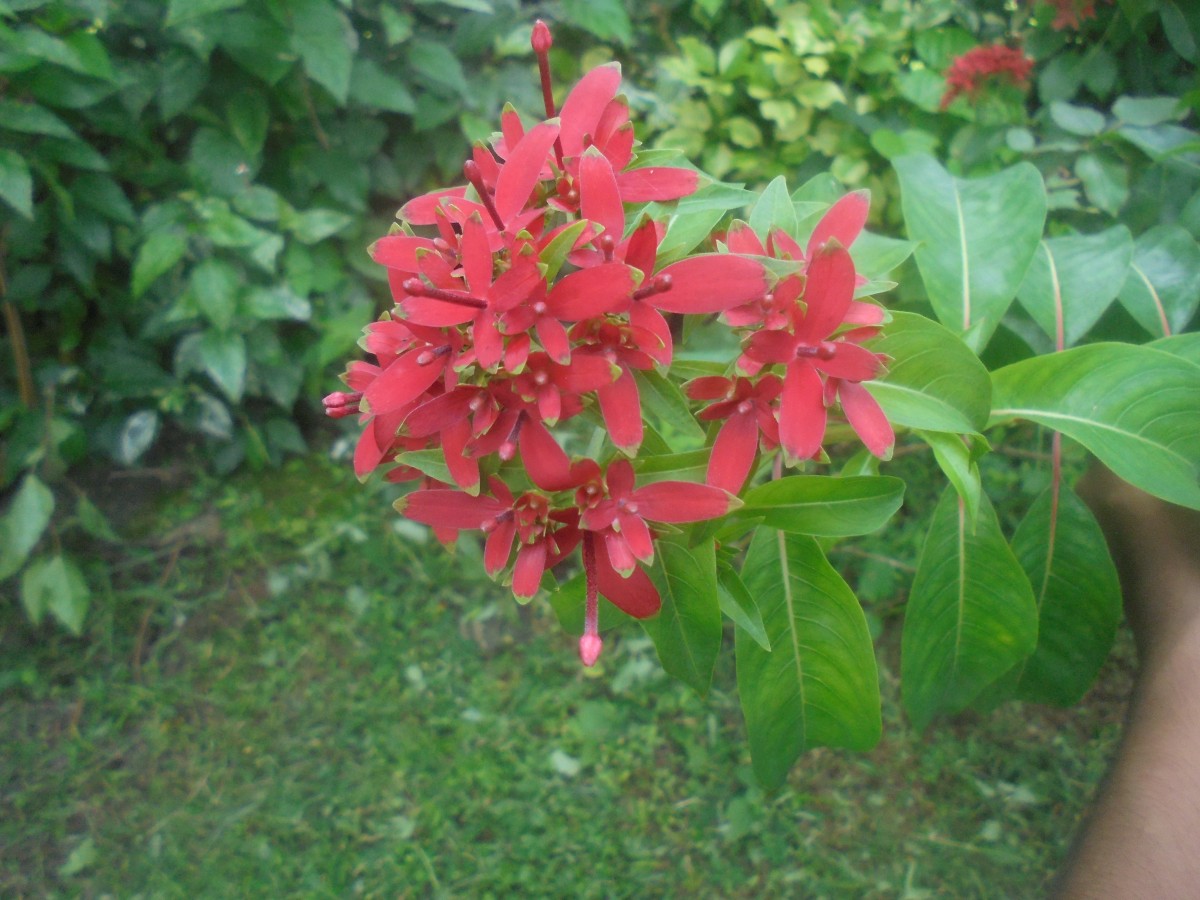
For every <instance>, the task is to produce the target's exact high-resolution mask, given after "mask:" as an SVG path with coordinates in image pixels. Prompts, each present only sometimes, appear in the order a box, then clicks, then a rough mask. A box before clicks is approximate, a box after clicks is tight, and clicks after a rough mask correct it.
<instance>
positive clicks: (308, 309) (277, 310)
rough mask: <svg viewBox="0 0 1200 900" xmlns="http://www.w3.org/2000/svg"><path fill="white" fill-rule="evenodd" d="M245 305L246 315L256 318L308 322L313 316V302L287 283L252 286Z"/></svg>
mask: <svg viewBox="0 0 1200 900" xmlns="http://www.w3.org/2000/svg"><path fill="white" fill-rule="evenodd" d="M243 305H244V307H245V312H246V315H248V316H250V317H251V318H254V319H291V320H293V321H296V322H307V321H308V320H309V319H311V318H312V304H311V303H309V302H308V300H307V299H305V298H304V297H301V296H300V295H299V294H297V293H295V292H294V291H293V290H292V289H291V288H289V287H287V286H286V285H280V286H279V287H272V288H264V287H256V288H251V289H250V292H249V293H248V294H247V295H246V299H245V302H244V304H243Z"/></svg>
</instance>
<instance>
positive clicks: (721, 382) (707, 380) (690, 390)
mask: <svg viewBox="0 0 1200 900" xmlns="http://www.w3.org/2000/svg"><path fill="white" fill-rule="evenodd" d="M683 389H684V392H685V393H686V394H687V395H688V396H689V397H690V398H691V399H693V400H724V399H725V398H726V397H729V396H730V395H731V394H732V393H733V381H731V380H730V379H728V378H725V377H724V376H722V375H703V376H701V377H700V378H693V379H692V380H691V381H689V382H688V383H687V384H685V385H684V386H683Z"/></svg>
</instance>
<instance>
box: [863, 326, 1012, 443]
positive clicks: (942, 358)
mask: <svg viewBox="0 0 1200 900" xmlns="http://www.w3.org/2000/svg"><path fill="white" fill-rule="evenodd" d="M868 346H869V347H870V348H871V350H873V351H875V352H876V353H885V354H887V355H888V356H889V357H891V362H889V363H888V368H887V372H886V373H885V374H884V376H883V378H882V379H879V380H877V381H869V382H867V384H866V388H867V390H868V391H870V393H871V396H873V397H874V398H875V399H876V400H877V401H879V405H880V406H881V407H883V411H884V413H886V414H887V417H888V420H889V421H891V422H892V424H893V425H904V426H907V427H909V428H925V429H928V430H930V431H952V432H957V433H959V434H966V433H969V432H973V431H980V430H982V429H983V427H984V425H986V424H987V418H988V412H989V411H990V409H991V403H990V399H991V393H992V387H991V379H990V378H989V377H988V372H987V369H985V368H984V367H983V363H981V362H980V361H979V358H978V357H977V356H976V355H975V354H974V353H973V352H971V348H970V347H968V346H967V345H966V344H964V343H963V341H962V338H960V337H958V336H957V335H955V334H954V333H953V332H952V331H950V330H949V329H948V328H946V327H944V326H942V325H939V324H938V323H937V322H934V321H933V320H932V319H927V318H925V317H924V316H919V315H917V314H916V313H906V312H895V313H892V321H891V322H889V323H888V324H887V325H885V326H884V329H883V334H882V335H881V336H880V337H878V338H876V339H875V340H873V341H871V342H870V343H869V344H868Z"/></svg>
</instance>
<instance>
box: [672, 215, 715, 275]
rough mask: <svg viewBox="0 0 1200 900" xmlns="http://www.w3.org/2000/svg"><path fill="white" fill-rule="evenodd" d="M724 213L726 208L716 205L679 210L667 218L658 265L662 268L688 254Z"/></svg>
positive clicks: (707, 234)
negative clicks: (685, 210)
mask: <svg viewBox="0 0 1200 900" xmlns="http://www.w3.org/2000/svg"><path fill="white" fill-rule="evenodd" d="M724 215H725V211H724V209H721V208H715V207H713V208H708V207H701V208H698V209H695V210H689V211H687V212H684V211H679V212H676V213H675V214H674V215H672V216H671V217H670V218H669V219H668V220H667V232H666V234H665V235H663V239H662V242H661V243H660V244H659V245H658V259H657V260H656V264H657V265H658V267H659V268H660V269H661V268H662V267H663V266H665V265H667V264H668V263H672V262H675V261H676V260H679V259H683V258H684V257H685V256H687V255H688V254H689V253H690V252H691V251H692V250H694V249H695V248H696V246H697V245H698V244H699V243H700V242H701V241H703V240H704V239H705V238H707V237H708V236H709V235H710V234H711V233H712V230H713V228H714V227H715V226H716V224H717V223H718V222H720V221H721V219H722V218H723V217H724Z"/></svg>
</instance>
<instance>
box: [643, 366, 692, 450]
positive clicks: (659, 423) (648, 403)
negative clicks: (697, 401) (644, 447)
mask: <svg viewBox="0 0 1200 900" xmlns="http://www.w3.org/2000/svg"><path fill="white" fill-rule="evenodd" d="M634 378H635V379H636V381H637V387H638V396H639V397H640V398H641V401H642V415H643V416H644V417H645V418H646V421H647V422H648V423H649V424H651V425H653V426H654V428H655V430H657V431H658V433H659V434H661V435H662V436H663V438H664V439H665V440H666V442H667V444H669V445H670V447H671V449H672V450H675V451H684V450H693V449H695V448H697V447H700V446H702V445H703V444H704V430H703V429H702V428H701V427H700V426H699V424H697V422H696V419H695V417H694V416H693V415H692V412H691V410H690V409H689V408H688V402H687V398H686V397H684V396H683V391H681V390H680V389H679V387H678V385H676V384H675V382H673V381H671V380H669V379H667V378H664V377H663V376H662V375H659V374H658V373H657V372H654V371H643V372H634Z"/></svg>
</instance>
